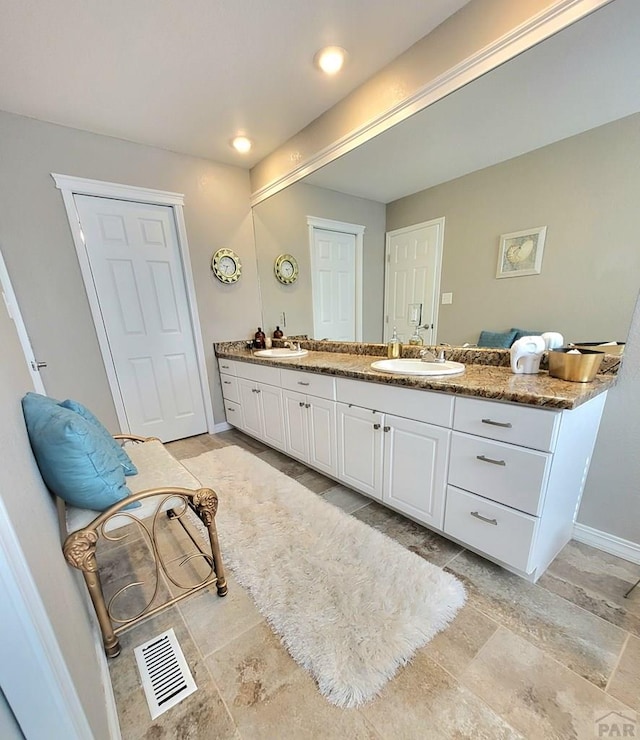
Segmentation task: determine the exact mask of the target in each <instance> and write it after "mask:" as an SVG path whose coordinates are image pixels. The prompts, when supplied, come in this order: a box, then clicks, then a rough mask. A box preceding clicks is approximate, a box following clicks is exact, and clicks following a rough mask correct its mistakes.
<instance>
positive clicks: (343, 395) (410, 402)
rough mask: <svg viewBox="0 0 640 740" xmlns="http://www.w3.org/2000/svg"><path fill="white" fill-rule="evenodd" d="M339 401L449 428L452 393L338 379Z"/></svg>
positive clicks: (451, 415) (451, 417) (451, 413)
mask: <svg viewBox="0 0 640 740" xmlns="http://www.w3.org/2000/svg"><path fill="white" fill-rule="evenodd" d="M337 393H338V401H342V402H343V403H351V404H353V405H354V406H361V407H362V408H367V409H375V410H376V411H384V412H385V413H387V414H393V415H394V416H401V417H402V418H404V419H414V420H415V421H424V422H425V423H427V424H436V425H437V426H441V427H449V428H450V427H451V422H452V420H453V396H447V395H445V394H444V393H432V392H429V391H416V390H412V389H411V388H394V387H392V386H387V385H382V384H380V383H364V382H362V381H359V380H345V379H344V378H338V379H337Z"/></svg>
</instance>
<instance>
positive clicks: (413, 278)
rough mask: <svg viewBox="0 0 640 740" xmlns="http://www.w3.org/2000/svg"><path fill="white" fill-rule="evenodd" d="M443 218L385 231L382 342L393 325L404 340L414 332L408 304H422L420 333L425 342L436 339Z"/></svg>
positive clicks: (387, 337) (428, 342) (390, 333)
mask: <svg viewBox="0 0 640 740" xmlns="http://www.w3.org/2000/svg"><path fill="white" fill-rule="evenodd" d="M443 238H444V219H443V218H442V219H437V220H436V221H430V222H428V223H426V224H418V225H417V226H411V227H408V228H404V229H397V230H396V231H390V232H389V233H388V234H387V256H386V260H387V261H386V274H385V296H384V297H385V309H384V313H385V317H384V319H385V320H384V341H385V342H387V341H389V339H390V338H391V335H392V332H393V327H394V326H395V327H397V329H398V334H399V335H400V336H401V337H402V338H403V340H404V341H405V342H406V341H408V339H409V337H410V336H411V334H412V333H413V326H412V325H411V324H409V304H411V303H419V304H421V306H422V319H421V323H422V325H424V326H425V327H427V328H425V329H424V330H423V331H422V332H421V333H422V337H423V339H424V341H425V344H433V343H435V341H436V332H437V321H438V293H439V290H440V265H441V262H442V259H441V258H442V243H443Z"/></svg>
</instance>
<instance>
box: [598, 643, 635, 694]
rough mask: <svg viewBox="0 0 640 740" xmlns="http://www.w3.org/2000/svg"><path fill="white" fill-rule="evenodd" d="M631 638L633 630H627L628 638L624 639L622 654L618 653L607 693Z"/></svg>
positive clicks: (605, 688)
mask: <svg viewBox="0 0 640 740" xmlns="http://www.w3.org/2000/svg"><path fill="white" fill-rule="evenodd" d="M630 640H631V632H627V639H626V640H625V641H624V643H623V644H622V647H621V648H620V654H619V655H618V659H617V660H616V662H615V665H614V666H613V668H612V669H611V675H610V676H609V680H608V681H607V685H606V686H605V687H604V691H605V693H608V692H609V686H610V685H611V682H612V681H613V677H614V676H615V675H616V671H617V670H618V668H619V667H620V663H621V662H622V656H623V655H624V651H625V650H626V649H627V645H628V644H629V641H630ZM609 696H611V694H609ZM614 699H615V697H614Z"/></svg>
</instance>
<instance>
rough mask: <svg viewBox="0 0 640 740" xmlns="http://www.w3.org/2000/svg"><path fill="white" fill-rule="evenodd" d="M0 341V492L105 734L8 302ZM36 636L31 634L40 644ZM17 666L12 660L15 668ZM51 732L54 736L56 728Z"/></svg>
mask: <svg viewBox="0 0 640 740" xmlns="http://www.w3.org/2000/svg"><path fill="white" fill-rule="evenodd" d="M0 347H2V362H1V363H0V418H1V419H2V424H0V449H2V465H0V495H1V496H2V501H3V503H4V506H5V508H6V510H7V513H8V516H9V520H10V523H11V525H12V528H13V530H14V531H15V533H16V537H17V538H18V541H19V544H20V548H21V550H22V552H23V554H24V560H25V565H26V567H27V568H28V569H29V570H30V572H31V575H32V579H33V582H34V583H35V587H36V589H37V591H38V595H39V597H40V599H41V600H42V603H43V606H44V608H45V609H46V612H47V616H48V619H49V621H50V623H51V627H52V628H53V631H54V633H55V636H56V639H57V642H58V645H59V648H60V651H61V653H62V655H63V658H64V660H65V662H66V664H67V667H68V669H69V673H70V676H71V679H72V681H73V685H74V687H75V689H76V692H77V694H78V696H79V699H80V701H81V703H82V705H83V707H84V711H85V713H86V715H87V718H88V720H89V723H90V725H91V728H92V736H93V737H94V738H96V740H106V738H108V737H109V731H108V724H107V717H106V709H105V695H104V690H103V687H102V684H101V681H100V673H99V670H98V662H97V655H96V648H95V643H94V639H93V634H92V631H91V624H90V621H89V615H88V613H87V608H86V605H85V601H84V600H83V598H82V597H81V594H80V591H79V590H78V582H77V580H76V578H75V575H74V571H73V570H72V569H71V568H70V567H69V566H68V565H67V564H66V562H65V560H64V558H63V556H62V547H61V543H60V537H59V531H58V519H57V514H56V507H55V504H54V502H53V500H52V498H51V495H50V494H49V492H48V490H47V489H46V488H45V486H44V484H43V482H42V479H41V478H40V474H39V472H38V468H37V466H36V463H35V460H34V458H33V454H32V453H31V447H30V446H29V440H28V437H27V432H26V429H25V425H24V419H23V417H22V409H21V406H20V399H21V398H22V396H23V395H24V394H25V393H26V392H27V391H29V390H33V386H32V383H31V378H30V376H29V373H28V371H27V366H26V362H25V359H24V355H23V354H22V350H21V348H20V345H19V342H18V338H17V334H16V331H15V327H14V325H13V322H12V321H11V320H10V319H9V317H8V314H7V311H6V310H5V308H4V306H1V307H0ZM2 598H4V596H3V597H2ZM1 639H3V640H9V639H11V635H8V634H6V631H5V632H3V634H2V635H1ZM38 639H40V638H39V637H38V636H37V635H36V636H34V640H35V641H36V643H37V641H38ZM3 668H4V669H7V668H9V666H6V665H5V666H3ZM18 668H19V666H14V670H15V671H16V673H17V672H18ZM4 681H5V678H4V677H3V690H4V691H5V692H6V693H7V695H8V696H11V690H17V688H16V686H15V685H13V686H12V685H11V684H10V683H9V682H7V683H6V684H5V683H4ZM47 699H48V697H42V698H39V697H38V696H37V694H35V693H34V695H33V696H32V697H31V701H32V704H33V711H34V712H38V711H42V708H43V706H44V704H43V702H44V701H46V700H47ZM52 733H53V734H52V737H53V736H54V735H55V731H54V730H53V728H52ZM0 734H1V733H0ZM2 737H5V735H2Z"/></svg>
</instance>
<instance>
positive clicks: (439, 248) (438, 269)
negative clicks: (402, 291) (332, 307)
mask: <svg viewBox="0 0 640 740" xmlns="http://www.w3.org/2000/svg"><path fill="white" fill-rule="evenodd" d="M444 222H445V217H444V216H442V217H441V218H433V219H431V220H430V221H422V222H421V223H419V224H412V225H411V226H403V227H402V228H401V229H393V230H392V231H387V233H386V235H385V245H384V266H385V270H384V320H383V327H382V333H383V339H385V341H386V333H387V320H386V317H387V315H388V313H389V311H388V309H389V269H388V268H389V264H390V258H391V253H390V252H389V242H390V240H391V237H393V236H396V235H397V234H407V233H409V232H411V231H418V230H419V229H424V228H426V227H428V226H434V225H436V226H438V227H439V228H438V238H437V239H436V260H435V281H434V284H433V303H434V306H433V329H432V333H431V344H432V345H435V344H436V341H437V336H438V317H439V307H440V277H441V275H442V252H443V250H444Z"/></svg>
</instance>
